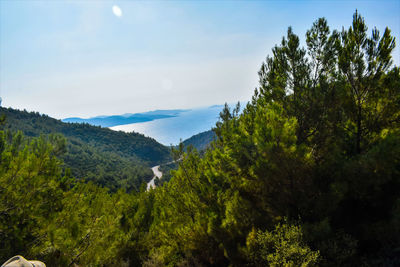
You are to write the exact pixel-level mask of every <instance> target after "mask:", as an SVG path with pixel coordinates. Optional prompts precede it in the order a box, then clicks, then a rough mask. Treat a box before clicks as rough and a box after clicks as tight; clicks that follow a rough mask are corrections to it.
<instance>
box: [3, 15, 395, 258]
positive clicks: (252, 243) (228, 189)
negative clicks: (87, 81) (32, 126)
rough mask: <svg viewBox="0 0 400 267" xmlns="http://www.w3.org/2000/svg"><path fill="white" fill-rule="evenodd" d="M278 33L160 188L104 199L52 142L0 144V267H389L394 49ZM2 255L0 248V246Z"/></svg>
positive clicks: (360, 33)
mask: <svg viewBox="0 0 400 267" xmlns="http://www.w3.org/2000/svg"><path fill="white" fill-rule="evenodd" d="M306 44H307V47H306V48H301V47H300V45H299V38H298V37H297V36H296V35H295V34H294V33H293V32H292V30H291V29H290V28H289V30H288V33H287V36H286V37H284V38H283V40H282V42H281V44H280V45H277V46H276V47H274V49H273V56H271V57H268V58H267V59H266V61H265V63H264V64H263V65H262V67H261V70H260V72H259V75H260V87H259V88H258V89H257V90H256V91H255V94H254V96H253V98H252V100H251V101H250V102H249V103H248V104H247V106H246V107H245V108H244V109H243V112H241V113H240V115H239V111H240V107H239V106H237V107H236V108H235V109H234V110H233V111H231V110H229V108H228V106H226V107H225V109H224V110H223V111H222V112H221V119H220V121H219V122H218V123H217V124H216V127H215V129H214V132H215V135H216V139H215V140H214V141H213V142H212V143H211V144H210V146H209V148H208V149H207V150H206V151H205V152H204V153H200V152H197V150H195V149H193V148H192V147H190V146H189V147H188V148H187V149H186V150H185V149H184V146H183V144H181V145H180V146H179V149H177V150H175V151H174V153H173V154H174V159H175V160H176V162H177V163H178V165H179V168H178V169H177V170H175V171H172V178H171V180H170V181H169V182H167V183H164V184H163V185H162V186H158V187H156V188H155V189H150V190H149V191H147V192H146V191H145V185H144V184H143V185H142V187H141V190H140V192H139V193H134V192H133V193H131V194H128V193H124V192H122V191H118V192H116V193H109V192H107V191H106V190H105V189H102V188H100V187H97V186H96V185H93V184H92V183H88V184H84V183H79V182H76V181H75V180H74V179H73V178H72V177H71V175H70V173H69V172H68V171H65V172H64V174H63V172H62V170H61V164H62V163H61V162H60V161H59V160H58V159H57V156H58V155H59V154H61V153H63V151H64V150H65V147H64V146H65V143H64V142H63V141H62V140H63V139H62V138H60V137H59V136H58V135H51V136H49V137H48V138H47V140H46V138H44V137H40V138H36V139H32V140H30V141H27V140H26V139H24V138H23V137H22V136H21V135H20V134H17V135H14V136H13V137H12V135H11V134H10V133H9V132H1V134H0V137H1V138H0V152H1V161H0V172H1V175H0V190H1V194H0V240H1V241H2V242H3V243H4V245H2V246H1V249H0V260H6V258H8V257H10V256H12V255H14V254H23V255H26V256H27V257H30V258H33V257H35V258H38V259H42V260H44V261H45V262H46V263H48V264H49V265H50V266H68V265H72V264H73V263H76V264H78V265H80V266H111V265H114V266H140V265H142V266H398V265H400V262H399V259H400V254H399V251H400V227H399V226H400V216H399V214H400V70H399V68H398V67H391V52H392V50H393V49H394V38H393V37H392V36H391V35H390V30H389V29H386V30H385V32H384V34H383V35H382V36H381V35H380V34H379V33H378V31H377V30H375V29H374V30H373V31H372V36H368V35H367V27H366V25H365V23H364V20H363V19H362V17H360V16H359V14H358V13H357V12H356V13H355V15H354V17H353V24H352V25H351V27H350V28H349V29H347V30H342V32H336V31H333V32H331V31H330V30H329V28H328V26H327V22H326V20H325V19H319V20H317V21H316V22H315V23H314V24H313V26H312V28H311V29H310V30H309V31H308V32H307V34H306ZM3 243H2V244H3Z"/></svg>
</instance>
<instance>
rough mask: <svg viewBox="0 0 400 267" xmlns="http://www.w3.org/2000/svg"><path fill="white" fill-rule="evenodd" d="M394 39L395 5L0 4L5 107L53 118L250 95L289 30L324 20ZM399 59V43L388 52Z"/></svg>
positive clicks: (0, 89)
mask: <svg viewBox="0 0 400 267" xmlns="http://www.w3.org/2000/svg"><path fill="white" fill-rule="evenodd" d="M356 9H358V11H359V13H360V14H361V15H362V16H363V17H364V18H365V20H366V23H367V25H368V26H369V30H368V31H369V32H371V30H372V28H373V27H374V26H376V27H377V28H378V29H379V30H380V31H381V32H382V31H383V30H384V27H385V26H388V27H389V28H390V29H391V30H392V35H393V36H395V37H396V39H397V42H399V37H400V34H399V33H400V20H399V15H398V14H400V3H399V1H366V2H361V1H295V2H294V1H292V2H290V1H246V2H238V1H220V2H213V1H209V2H208V1H206V2H203V1H197V2H196V1H189V2H182V1H177V2H174V1H167V2H162V1H138V2H136V1H133V2H129V1H52V2H51V1H9V0H3V1H0V96H1V97H2V99H3V102H2V106H5V107H10V106H11V107H13V108H17V109H26V110H29V111H38V112H40V113H44V114H48V115H49V116H52V117H55V118H57V119H61V118H66V117H81V118H82V117H84V118H87V117H94V116H98V115H115V114H124V113H138V112H145V111H150V110H157V109H188V108H196V107H205V106H211V105H215V104H223V103H225V102H228V103H234V102H237V101H242V102H243V101H244V102H246V101H248V100H250V98H251V96H252V94H253V92H254V88H255V87H256V86H257V84H258V75H257V72H258V70H259V68H260V66H261V63H262V61H263V60H264V59H265V57H266V56H267V55H270V54H271V48H272V47H273V46H274V45H275V44H278V43H280V41H281V38H282V36H283V35H284V34H285V33H286V30H287V28H288V27H289V26H292V27H293V30H294V33H295V34H297V35H298V36H299V37H300V40H301V42H302V44H303V45H304V41H305V37H304V35H305V32H306V31H307V29H309V28H310V27H311V25H312V23H313V22H314V21H315V20H316V19H318V18H320V17H326V18H327V20H328V24H329V26H330V28H331V30H333V29H339V30H340V29H341V28H342V26H344V27H345V28H348V27H349V25H350V23H351V21H352V16H353V13H354V11H355V10H356ZM393 60H394V63H395V64H396V65H399V62H400V59H399V48H398V46H397V47H396V49H395V51H394V53H393Z"/></svg>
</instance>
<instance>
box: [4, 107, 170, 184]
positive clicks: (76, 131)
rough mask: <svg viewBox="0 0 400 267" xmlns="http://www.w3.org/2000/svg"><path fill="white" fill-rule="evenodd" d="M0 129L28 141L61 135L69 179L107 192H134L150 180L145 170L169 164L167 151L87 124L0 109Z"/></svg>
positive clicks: (145, 140)
mask: <svg viewBox="0 0 400 267" xmlns="http://www.w3.org/2000/svg"><path fill="white" fill-rule="evenodd" d="M0 114H2V115H5V117H6V120H5V125H3V126H2V129H5V130H11V131H14V132H16V131H22V132H23V133H24V134H25V135H26V136H28V137H34V136H40V135H42V134H43V135H48V134H62V135H63V136H64V137H66V140H67V142H66V153H64V154H63V155H62V156H61V159H63V161H64V163H65V166H67V167H69V168H70V169H71V171H72V175H74V176H75V177H78V178H84V179H85V180H89V181H94V182H95V183H97V184H100V185H102V186H107V187H108V188H110V189H113V190H115V189H118V188H120V187H122V188H126V189H128V190H132V189H138V188H139V186H140V184H141V183H142V182H147V181H148V180H150V179H151V177H152V175H153V174H152V172H151V170H150V168H149V167H151V166H153V165H156V164H160V163H162V162H166V161H168V160H170V149H169V148H167V147H165V146H163V145H161V144H159V143H158V142H157V141H155V140H154V139H151V138H148V137H144V136H143V135H141V134H137V133H124V132H116V131H112V130H109V129H107V128H101V127H96V126H91V125H88V124H78V123H63V122H61V121H59V120H56V119H53V118H51V117H48V116H46V115H40V114H39V113H35V112H26V111H19V110H15V109H11V108H8V109H6V108H0Z"/></svg>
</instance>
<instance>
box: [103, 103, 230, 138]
mask: <svg viewBox="0 0 400 267" xmlns="http://www.w3.org/2000/svg"><path fill="white" fill-rule="evenodd" d="M223 107H224V106H223V105H215V106H210V107H205V108H195V109H191V110H185V111H183V112H181V113H179V115H178V116H177V117H172V118H164V119H157V120H153V121H148V122H141V123H132V124H125V125H118V126H113V127H110V129H112V130H116V131H124V132H132V131H135V132H138V133H142V134H144V135H146V136H149V137H152V138H154V139H155V140H157V141H158V142H160V143H161V144H164V145H167V146H169V145H177V144H179V142H180V140H182V141H183V140H185V139H188V138H190V137H191V136H193V135H195V134H198V133H200V132H204V131H208V130H210V129H211V128H212V127H214V126H215V123H216V122H217V121H218V119H219V113H220V112H221V111H222V109H223Z"/></svg>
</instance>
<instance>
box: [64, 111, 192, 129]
mask: <svg viewBox="0 0 400 267" xmlns="http://www.w3.org/2000/svg"><path fill="white" fill-rule="evenodd" d="M185 111H189V110H185V109H171V110H154V111H149V112H144V113H134V114H132V113H126V114H123V115H111V116H96V117H92V118H88V119H83V118H78V117H71V118H65V119H63V120H62V121H63V122H71V123H88V124H90V125H95V126H102V127H113V126H117V125H126V124H131V123H139V122H147V121H153V120H158V119H165V118H172V117H176V116H178V115H179V114H180V113H182V112H185Z"/></svg>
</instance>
